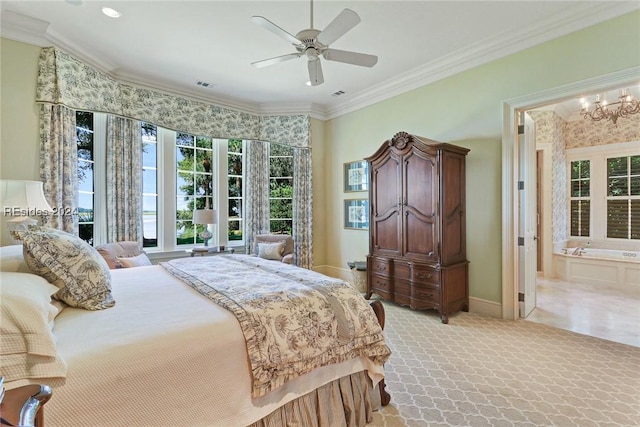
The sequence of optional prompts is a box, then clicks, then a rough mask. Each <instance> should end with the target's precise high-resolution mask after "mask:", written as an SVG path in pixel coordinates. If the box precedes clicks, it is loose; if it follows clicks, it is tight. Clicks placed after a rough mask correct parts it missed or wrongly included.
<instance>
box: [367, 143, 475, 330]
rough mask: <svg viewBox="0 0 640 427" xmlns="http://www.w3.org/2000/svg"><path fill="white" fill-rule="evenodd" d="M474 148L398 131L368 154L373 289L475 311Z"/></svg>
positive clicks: (423, 305) (417, 305) (399, 299)
mask: <svg viewBox="0 0 640 427" xmlns="http://www.w3.org/2000/svg"><path fill="white" fill-rule="evenodd" d="M468 152H469V150H468V149H466V148H463V147H458V146H455V145H451V144H447V143H441V142H437V141H433V140H429V139H427V138H423V137H419V136H415V135H410V134H408V133H406V132H399V133H397V134H396V135H394V137H393V138H392V139H390V140H388V141H385V142H384V144H382V146H381V147H380V148H379V149H378V150H377V151H376V152H375V154H373V155H372V156H370V157H367V158H366V159H365V160H367V161H368V162H369V182H370V186H369V221H370V222H369V224H370V228H369V255H368V256H367V292H366V298H367V299H369V298H370V297H371V295H372V294H373V293H376V294H378V295H380V296H381V297H382V298H384V299H386V300H389V301H395V302H396V303H398V304H400V305H406V306H409V307H411V308H413V309H436V310H437V311H438V312H439V313H440V317H441V319H442V322H443V323H448V321H449V314H450V313H453V312H455V311H459V310H463V311H468V310H469V286H468V276H469V275H468V264H469V262H468V261H467V251H466V232H465V156H466V155H467V153H468Z"/></svg>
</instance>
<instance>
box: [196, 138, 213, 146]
mask: <svg viewBox="0 0 640 427" xmlns="http://www.w3.org/2000/svg"><path fill="white" fill-rule="evenodd" d="M212 146H213V143H212V141H211V138H203V137H201V136H198V137H196V147H200V148H208V149H211V147H212Z"/></svg>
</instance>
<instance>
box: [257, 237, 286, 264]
mask: <svg viewBox="0 0 640 427" xmlns="http://www.w3.org/2000/svg"><path fill="white" fill-rule="evenodd" d="M284 245H285V243H284V242H278V243H258V256H259V257H260V258H264V259H272V260H276V261H280V260H281V259H282V253H283V252H284Z"/></svg>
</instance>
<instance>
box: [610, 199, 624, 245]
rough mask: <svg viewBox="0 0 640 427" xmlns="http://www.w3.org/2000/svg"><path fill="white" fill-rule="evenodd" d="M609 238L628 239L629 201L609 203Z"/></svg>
mask: <svg viewBox="0 0 640 427" xmlns="http://www.w3.org/2000/svg"><path fill="white" fill-rule="evenodd" d="M607 237H609V238H613V239H627V238H628V237H629V201H628V200H608V201H607Z"/></svg>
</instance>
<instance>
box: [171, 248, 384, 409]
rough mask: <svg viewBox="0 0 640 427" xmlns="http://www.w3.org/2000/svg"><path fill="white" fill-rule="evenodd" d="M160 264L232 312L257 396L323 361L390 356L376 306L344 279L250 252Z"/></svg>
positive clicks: (376, 360)
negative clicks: (238, 323) (237, 324)
mask: <svg viewBox="0 0 640 427" xmlns="http://www.w3.org/2000/svg"><path fill="white" fill-rule="evenodd" d="M161 265H162V266H163V267H164V268H165V269H166V270H167V271H168V272H170V273H171V274H173V275H174V276H175V277H177V278H179V279H180V280H182V281H183V282H185V283H187V284H188V285H190V286H191V287H193V288H194V289H196V290H197V291H198V292H200V293H201V294H202V295H204V296H206V297H207V298H209V299H210V300H212V301H214V302H215V303H216V304H218V305H220V306H222V307H224V308H226V309H227V310H229V311H230V312H232V313H233V314H234V315H235V316H236V318H237V319H238V322H240V326H241V327H242V331H243V333H244V337H245V339H246V342H247V351H248V354H249V360H250V362H251V370H252V375H253V396H254V397H258V396H262V395H265V394H266V393H268V392H269V391H271V390H274V389H276V388H277V387H280V386H281V385H283V384H284V383H285V382H287V381H288V380H290V379H293V378H296V377H298V376H300V375H303V374H305V373H307V372H310V371H312V370H313V369H315V368H317V367H320V366H325V365H329V364H332V363H340V362H343V361H345V360H348V359H352V358H355V357H361V356H364V357H368V358H370V360H372V361H373V363H375V364H379V365H382V364H383V363H384V362H385V361H386V360H387V359H388V358H389V356H390V354H391V351H390V350H389V348H388V347H387V346H386V345H385V343H384V335H383V332H382V329H381V327H380V325H379V323H378V321H377V319H376V317H375V314H374V312H373V310H372V309H371V308H370V307H369V304H368V303H367V301H366V300H365V299H364V298H363V297H362V296H361V295H360V294H359V293H358V292H357V291H356V290H355V289H354V288H353V287H352V286H351V285H349V284H348V283H345V282H343V281H342V280H339V279H333V278H330V277H327V276H324V275H322V274H319V273H315V272H313V271H311V270H306V269H303V268H298V267H294V266H291V265H288V264H285V263H280V262H275V261H268V260H264V259H262V258H258V257H252V256H248V255H217V256H213V257H206V258H182V259H175V260H172V261H169V262H166V263H161Z"/></svg>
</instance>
